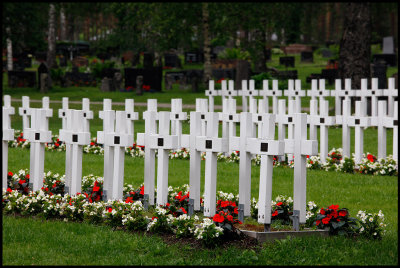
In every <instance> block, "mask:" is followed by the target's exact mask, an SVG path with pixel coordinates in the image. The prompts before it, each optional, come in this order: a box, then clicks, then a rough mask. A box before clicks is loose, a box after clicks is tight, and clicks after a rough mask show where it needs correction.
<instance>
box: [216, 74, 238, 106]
mask: <svg viewBox="0 0 400 268" xmlns="http://www.w3.org/2000/svg"><path fill="white" fill-rule="evenodd" d="M218 93H219V94H220V95H221V96H222V105H223V104H224V99H226V98H228V99H232V98H233V97H234V96H237V95H238V92H237V91H236V90H235V88H234V82H233V80H229V88H228V87H227V81H226V80H222V81H221V90H219V91H218Z"/></svg>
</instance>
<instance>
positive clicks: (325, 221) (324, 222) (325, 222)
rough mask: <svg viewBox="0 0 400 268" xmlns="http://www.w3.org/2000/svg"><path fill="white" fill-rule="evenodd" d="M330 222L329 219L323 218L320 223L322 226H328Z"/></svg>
mask: <svg viewBox="0 0 400 268" xmlns="http://www.w3.org/2000/svg"><path fill="white" fill-rule="evenodd" d="M330 220H331V218H330V217H326V218H323V219H322V223H323V224H328V223H329V221H330Z"/></svg>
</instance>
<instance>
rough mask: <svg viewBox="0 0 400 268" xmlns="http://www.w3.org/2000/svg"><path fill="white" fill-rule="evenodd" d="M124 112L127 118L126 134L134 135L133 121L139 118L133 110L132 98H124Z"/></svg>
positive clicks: (133, 102)
mask: <svg viewBox="0 0 400 268" xmlns="http://www.w3.org/2000/svg"><path fill="white" fill-rule="evenodd" d="M125 112H126V119H127V124H128V127H127V130H128V134H132V135H133V137H135V126H134V121H136V120H138V119H139V113H138V112H135V101H134V99H125Z"/></svg>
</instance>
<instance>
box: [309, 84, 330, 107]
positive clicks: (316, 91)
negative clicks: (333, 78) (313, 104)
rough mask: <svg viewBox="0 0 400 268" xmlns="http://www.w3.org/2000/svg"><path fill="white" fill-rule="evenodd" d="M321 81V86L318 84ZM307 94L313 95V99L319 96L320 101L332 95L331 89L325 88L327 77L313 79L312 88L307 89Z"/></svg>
mask: <svg viewBox="0 0 400 268" xmlns="http://www.w3.org/2000/svg"><path fill="white" fill-rule="evenodd" d="M318 83H319V86H318ZM307 96H309V97H311V100H315V99H316V98H319V102H320V103H321V101H323V100H325V97H329V96H331V91H330V90H326V89H325V79H319V81H318V80H317V79H312V80H311V90H307Z"/></svg>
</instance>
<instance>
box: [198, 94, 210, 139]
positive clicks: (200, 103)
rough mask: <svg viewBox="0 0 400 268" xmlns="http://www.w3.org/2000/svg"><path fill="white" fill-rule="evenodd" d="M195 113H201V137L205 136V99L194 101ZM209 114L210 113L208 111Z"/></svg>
mask: <svg viewBox="0 0 400 268" xmlns="http://www.w3.org/2000/svg"><path fill="white" fill-rule="evenodd" d="M196 112H199V113H201V115H200V119H201V135H202V136H205V135H206V113H207V112H208V103H207V99H199V98H197V99H196ZM210 112H211V111H210Z"/></svg>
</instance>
